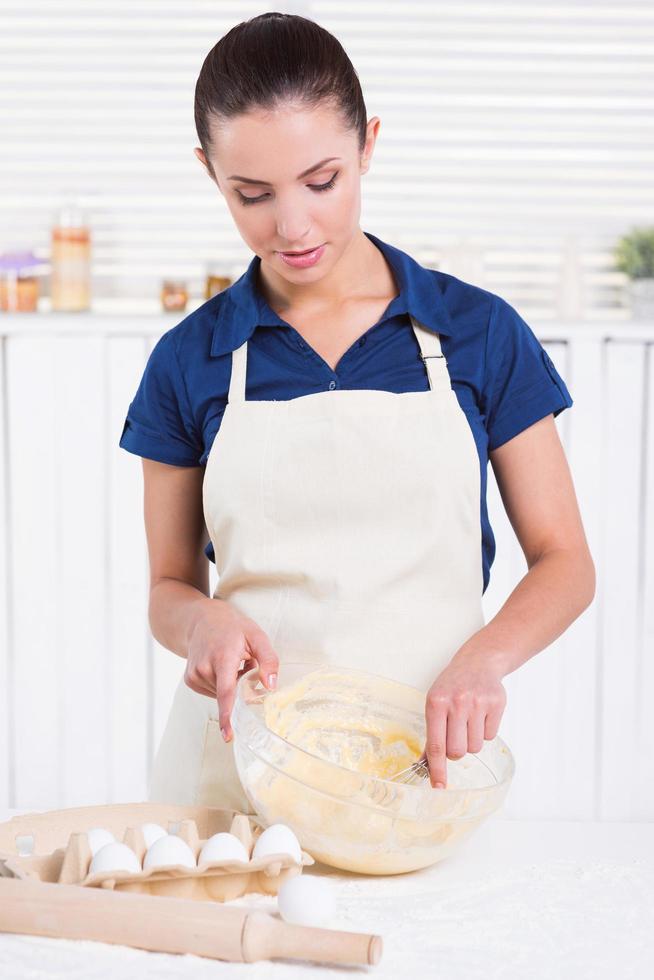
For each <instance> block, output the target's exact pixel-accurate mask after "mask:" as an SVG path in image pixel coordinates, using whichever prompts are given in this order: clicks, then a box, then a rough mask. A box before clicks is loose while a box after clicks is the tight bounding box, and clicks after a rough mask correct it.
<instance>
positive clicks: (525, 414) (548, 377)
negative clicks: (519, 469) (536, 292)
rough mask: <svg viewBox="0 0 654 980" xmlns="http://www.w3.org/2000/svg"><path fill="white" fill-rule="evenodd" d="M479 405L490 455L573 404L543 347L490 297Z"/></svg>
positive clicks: (513, 314)
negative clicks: (520, 434)
mask: <svg viewBox="0 0 654 980" xmlns="http://www.w3.org/2000/svg"><path fill="white" fill-rule="evenodd" d="M484 400H485V416H486V430H487V432H488V449H489V451H490V450H492V449H497V447H498V446H501V445H502V443H504V442H508V440H509V439H512V438H513V437H514V436H516V435H518V433H519V432H522V431H523V429H526V428H528V427H529V426H530V425H533V424H534V422H538V420H539V419H542V418H544V417H545V416H546V415H549V414H553V415H554V416H557V415H558V414H559V413H560V412H562V411H563V410H564V409H565V408H570V407H571V406H572V404H573V402H572V398H571V397H570V392H569V391H568V389H567V387H566V385H565V383H564V381H563V379H562V378H561V376H560V374H559V373H558V372H557V370H556V368H555V367H554V364H553V362H552V359H551V358H550V356H549V354H548V353H547V351H546V350H545V348H544V347H543V346H542V345H541V343H540V342H539V341H538V339H537V338H536V336H535V334H534V333H533V331H532V330H531V328H530V327H529V326H528V324H527V323H525V321H524V320H523V319H522V317H521V316H520V315H519V314H518V313H517V311H516V310H515V309H514V308H513V307H512V306H511V305H510V303H507V302H506V300H504V299H502V298H501V297H500V296H494V297H493V301H492V305H491V312H490V317H489V322H488V335H487V338H486V368H485V376H484Z"/></svg>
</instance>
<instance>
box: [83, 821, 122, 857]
mask: <svg viewBox="0 0 654 980" xmlns="http://www.w3.org/2000/svg"><path fill="white" fill-rule="evenodd" d="M86 836H87V837H88V839H89V847H90V848H91V854H96V853H97V852H98V851H99V850H100V848H101V847H104V845H105V844H111V843H112V841H115V840H116V838H115V837H114V835H113V834H112V833H111V831H110V830H105V828H104V827H91V829H90V830H87V831H86Z"/></svg>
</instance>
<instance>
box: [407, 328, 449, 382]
mask: <svg viewBox="0 0 654 980" xmlns="http://www.w3.org/2000/svg"><path fill="white" fill-rule="evenodd" d="M409 316H411V314H409ZM411 326H412V327H413V332H414V333H415V335H416V339H417V341H418V344H419V345H420V356H421V358H422V360H423V362H424V365H425V368H426V370H427V377H428V379H429V387H430V388H431V390H432V391H437V390H440V389H441V388H444V389H446V390H447V389H449V388H451V387H452V385H451V382H450V373H449V371H448V369H447V361H446V360H445V355H444V354H443V352H442V350H441V341H440V337H439V335H438V334H437V333H434V331H433V330H429V329H428V328H427V327H423V325H422V324H421V323H419V322H418V321H417V320H416V318H415V317H414V316H411Z"/></svg>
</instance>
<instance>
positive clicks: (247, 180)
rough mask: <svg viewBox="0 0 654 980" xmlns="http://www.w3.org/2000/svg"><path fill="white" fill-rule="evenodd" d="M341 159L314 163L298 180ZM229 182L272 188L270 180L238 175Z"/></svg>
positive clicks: (327, 159)
mask: <svg viewBox="0 0 654 980" xmlns="http://www.w3.org/2000/svg"><path fill="white" fill-rule="evenodd" d="M340 159H341V158H340V157H327V158H326V159H325V160H321V161H320V163H314V165H313V167H309V169H308V170H303V171H302V173H301V174H298V176H297V177H296V180H302V178H303V177H308V176H309V174H312V173H313V172H314V170H320V168H321V167H324V165H325V164H326V163H331V161H332V160H340ZM227 180H242V181H243V183H244V184H265V185H266V187H272V184H271V183H270V181H269V180H252V178H251V177H239V176H238V174H232V176H231V177H228V178H227Z"/></svg>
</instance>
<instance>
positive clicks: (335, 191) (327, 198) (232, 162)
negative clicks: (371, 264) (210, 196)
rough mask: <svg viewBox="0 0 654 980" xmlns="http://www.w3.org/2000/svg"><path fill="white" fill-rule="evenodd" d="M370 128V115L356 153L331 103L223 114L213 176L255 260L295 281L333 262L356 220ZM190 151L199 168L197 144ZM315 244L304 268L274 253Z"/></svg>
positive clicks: (215, 136) (372, 136) (310, 278)
mask: <svg viewBox="0 0 654 980" xmlns="http://www.w3.org/2000/svg"><path fill="white" fill-rule="evenodd" d="M378 129H379V119H378V117H374V118H373V119H371V120H370V122H369V123H368V127H367V138H366V145H365V148H364V152H363V154H360V153H359V149H358V140H357V137H356V134H355V133H353V132H343V129H342V124H341V121H340V116H339V115H337V113H336V112H335V110H332V109H329V108H327V107H320V108H315V109H303V108H297V107H293V106H289V105H285V106H284V107H283V108H279V109H276V110H273V111H265V112H264V111H263V110H258V111H253V112H248V113H245V114H242V115H240V116H238V117H235V118H233V119H229V120H223V121H221V124H220V127H216V129H215V130H213V131H212V141H213V146H214V151H213V155H212V157H211V163H212V166H213V168H214V173H215V175H216V178H215V179H216V183H217V185H218V188H219V190H220V192H221V194H222V195H223V197H224V198H225V200H226V202H227V206H228V207H229V210H230V211H231V214H232V217H233V218H234V221H235V223H236V226H237V228H238V230H239V233H240V235H241V237H242V239H243V241H244V242H245V243H246V244H247V245H248V246H249V247H250V248H251V249H252V251H253V252H254V253H255V254H256V255H258V256H259V257H260V258H261V261H262V264H266V265H267V266H268V267H269V268H270V269H271V270H272V271H274V272H275V273H277V274H278V275H280V276H282V277H283V278H284V279H286V280H288V281H289V282H293V283H297V284H306V283H309V282H315V281H317V280H319V279H322V278H323V277H324V276H325V275H327V274H328V273H329V272H330V270H331V269H333V267H334V265H335V264H336V263H337V262H338V259H339V258H340V256H341V255H342V254H343V253H344V252H345V250H346V249H347V247H348V245H349V243H350V242H351V241H352V239H353V237H354V235H355V233H356V232H357V230H358V228H359V217H360V213H361V181H360V178H361V175H362V174H364V173H366V172H367V170H368V167H369V164H370V158H371V155H372V150H373V147H374V144H375V140H376V136H377V131H378ZM195 154H196V156H197V157H198V159H200V160H201V161H202V163H203V164H204V166H205V168H206V159H205V156H204V154H203V152H202V150H201V149H200V148H199V147H196V149H195ZM316 164H319V166H318V167H317V168H316V169H315V170H314V169H313V168H314V166H315V165H316ZM309 169H311V173H305V171H307V170H309ZM207 172H208V173H209V175H210V176H211V173H210V172H209V170H208V169H207ZM246 178H247V179H246ZM212 179H213V177H212ZM323 244H324V245H325V249H324V251H323V253H322V255H321V257H320V259H319V261H318V262H317V263H315V264H314V265H311V266H309V267H306V268H296V267H293V266H291V265H288V264H287V263H285V262H284V260H283V259H282V257H281V256H280V252H302V251H306V250H307V249H311V248H315V247H318V246H320V245H323Z"/></svg>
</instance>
